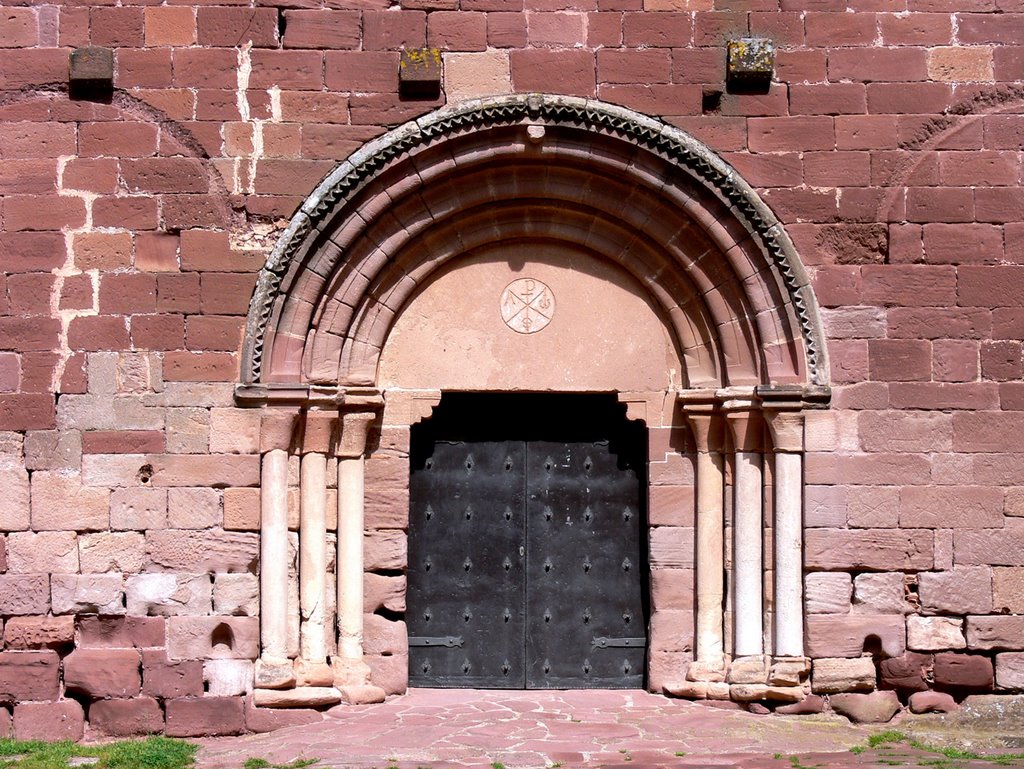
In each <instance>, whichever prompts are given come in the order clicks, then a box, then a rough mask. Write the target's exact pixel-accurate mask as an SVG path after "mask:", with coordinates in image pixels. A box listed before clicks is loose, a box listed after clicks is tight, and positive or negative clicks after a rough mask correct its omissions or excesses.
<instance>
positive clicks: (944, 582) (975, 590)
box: [917, 566, 992, 614]
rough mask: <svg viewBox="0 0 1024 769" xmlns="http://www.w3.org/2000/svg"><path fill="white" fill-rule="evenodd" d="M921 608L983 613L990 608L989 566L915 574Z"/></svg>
mask: <svg viewBox="0 0 1024 769" xmlns="http://www.w3.org/2000/svg"><path fill="white" fill-rule="evenodd" d="M917 580H918V593H919V595H920V596H921V608H922V609H924V610H925V611H926V612H929V613H931V612H935V613H938V612H941V613H946V614H970V613H978V614H981V613H986V612H989V611H991V610H992V570H991V569H989V568H987V567H984V566H966V567H959V568H954V569H951V570H949V571H938V572H928V571H924V572H921V573H920V574H918V575H917Z"/></svg>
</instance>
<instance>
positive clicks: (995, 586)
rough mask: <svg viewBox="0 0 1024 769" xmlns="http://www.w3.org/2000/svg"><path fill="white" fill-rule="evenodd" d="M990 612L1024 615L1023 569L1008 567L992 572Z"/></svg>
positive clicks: (997, 568) (998, 568)
mask: <svg viewBox="0 0 1024 769" xmlns="http://www.w3.org/2000/svg"><path fill="white" fill-rule="evenodd" d="M992 592H993V596H992V610H993V611H994V612H997V613H1000V614H1024V568H1020V567H1016V566H1009V567H996V568H994V569H993V570H992Z"/></svg>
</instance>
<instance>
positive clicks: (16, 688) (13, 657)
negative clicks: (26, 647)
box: [0, 650, 60, 702]
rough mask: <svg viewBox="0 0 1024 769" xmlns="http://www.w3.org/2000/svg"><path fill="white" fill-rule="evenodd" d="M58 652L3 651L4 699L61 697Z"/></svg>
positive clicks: (0, 687) (0, 694) (0, 684)
mask: <svg viewBox="0 0 1024 769" xmlns="http://www.w3.org/2000/svg"><path fill="white" fill-rule="evenodd" d="M59 676H60V657H58V656H57V652H55V651H51V650H46V651H7V652H0V700H2V701H4V702H20V701H22V700H55V699H57V697H59V696H60V683H59Z"/></svg>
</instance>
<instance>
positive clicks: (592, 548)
mask: <svg viewBox="0 0 1024 769" xmlns="http://www.w3.org/2000/svg"><path fill="white" fill-rule="evenodd" d="M642 472H643V467H642V459H641V458H640V457H639V456H629V455H623V454H620V453H616V452H615V451H613V450H612V449H611V447H610V444H609V442H608V441H582V442H556V441H457V440H456V441H444V440H435V441H434V442H433V445H432V449H431V450H429V451H428V452H427V453H426V455H425V456H423V457H421V459H420V460H419V461H414V463H413V467H412V472H411V476H410V538H409V542H410V545H409V548H410V551H409V586H408V611H407V616H406V618H407V622H408V626H409V636H410V649H409V655H410V657H409V660H410V663H409V664H410V683H411V684H412V685H413V686H441V687H478V688H508V689H515V688H528V689H545V688H592V687H618V688H639V687H641V686H642V685H643V676H644V661H645V654H646V648H645V647H646V621H645V616H644V604H643V586H642V574H643V571H644V569H643V563H642V560H641V559H642V555H641V542H640V530H641V526H640V523H641V522H640V512H641V511H640V481H641V478H642V477H643V475H642Z"/></svg>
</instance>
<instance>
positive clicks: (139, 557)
mask: <svg viewBox="0 0 1024 769" xmlns="http://www.w3.org/2000/svg"><path fill="white" fill-rule="evenodd" d="M145 558H146V540H145V538H144V537H143V535H142V534H140V533H139V532H137V531H123V532H113V531H102V532H99V533H96V534H81V535H79V537H78V559H79V563H80V566H81V569H82V572H83V573H86V574H88V573H97V574H103V573H105V572H109V571H117V572H121V573H123V574H133V573H135V572H137V571H141V570H142V566H143V563H144V562H145Z"/></svg>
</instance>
